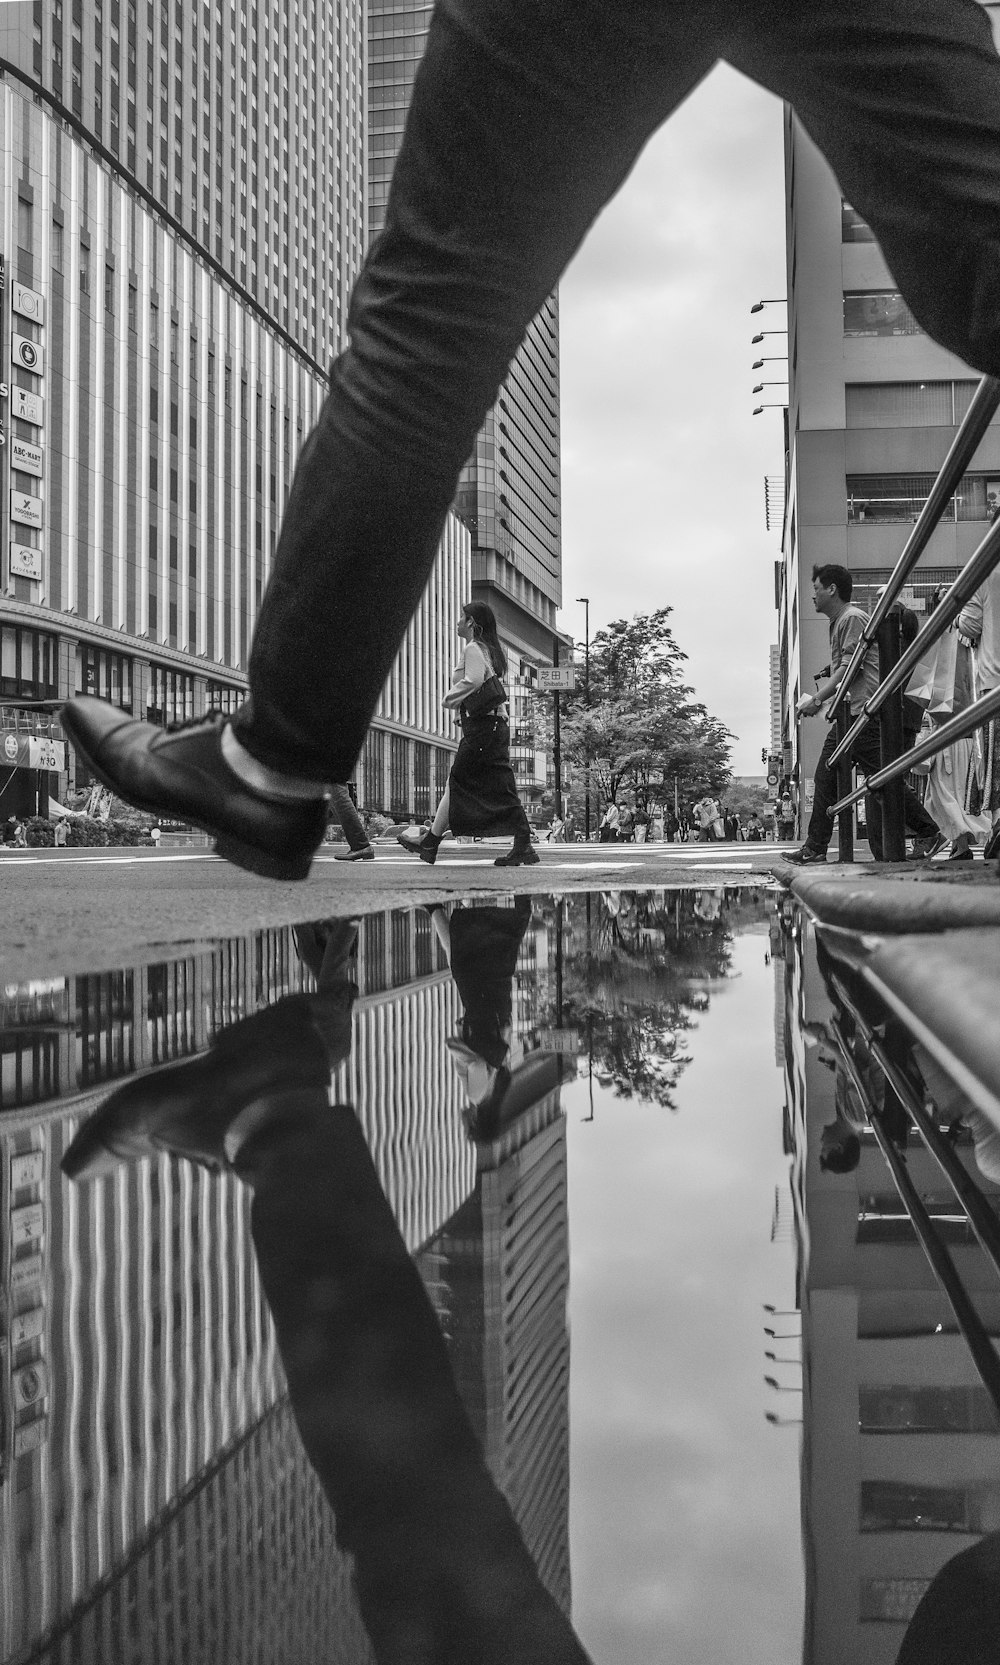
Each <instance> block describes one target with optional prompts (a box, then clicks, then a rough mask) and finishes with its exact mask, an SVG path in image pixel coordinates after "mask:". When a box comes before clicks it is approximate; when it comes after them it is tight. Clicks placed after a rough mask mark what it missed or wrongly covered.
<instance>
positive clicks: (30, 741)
mask: <svg viewBox="0 0 1000 1665" xmlns="http://www.w3.org/2000/svg"><path fill="white" fill-rule="evenodd" d="M0 762H3V763H4V764H6V765H7V767H8V768H14V769H47V770H48V771H49V772H50V773H52V774H62V772H63V770H64V769H65V768H66V742H65V741H64V740H50V739H49V738H48V736H47V735H44V734H40V735H37V734H5V735H4V737H3V748H2V756H0Z"/></svg>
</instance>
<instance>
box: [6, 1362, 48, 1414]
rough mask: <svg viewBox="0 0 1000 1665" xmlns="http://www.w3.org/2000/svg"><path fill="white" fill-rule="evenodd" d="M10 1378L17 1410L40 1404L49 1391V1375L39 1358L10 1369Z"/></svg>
mask: <svg viewBox="0 0 1000 1665" xmlns="http://www.w3.org/2000/svg"><path fill="white" fill-rule="evenodd" d="M10 1380H11V1386H12V1387H13V1389H14V1404H15V1405H16V1406H17V1408H18V1410H19V1411H24V1410H27V1409H28V1408H29V1407H30V1406H31V1405H38V1404H40V1403H41V1401H42V1400H43V1399H44V1398H45V1395H46V1394H47V1393H48V1391H49V1375H48V1371H47V1370H46V1368H45V1365H44V1364H43V1363H42V1361H41V1359H37V1360H36V1361H35V1363H34V1364H25V1365H22V1366H21V1369H20V1370H14V1371H12V1372H11V1378H10Z"/></svg>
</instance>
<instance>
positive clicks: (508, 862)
mask: <svg viewBox="0 0 1000 1665" xmlns="http://www.w3.org/2000/svg"><path fill="white" fill-rule="evenodd" d="M540 860H541V857H540V856H539V854H538V851H537V850H533V849H532V847H531V845H530V844H515V845H514V848H513V849H512V850H508V851H507V854H506V855H505V856H497V859H496V861H495V862H494V863H493V865H494V867H537V865H538V863H539V861H540Z"/></svg>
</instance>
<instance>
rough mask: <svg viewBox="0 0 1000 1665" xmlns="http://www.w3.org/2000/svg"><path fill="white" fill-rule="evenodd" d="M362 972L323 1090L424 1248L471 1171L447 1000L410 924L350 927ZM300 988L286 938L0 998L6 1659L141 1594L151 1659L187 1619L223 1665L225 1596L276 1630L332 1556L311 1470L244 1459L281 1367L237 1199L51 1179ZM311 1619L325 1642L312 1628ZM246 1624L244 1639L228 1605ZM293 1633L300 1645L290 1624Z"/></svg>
mask: <svg viewBox="0 0 1000 1665" xmlns="http://www.w3.org/2000/svg"><path fill="white" fill-rule="evenodd" d="M356 978H357V982H358V985H359V989H360V991H361V992H360V997H359V999H358V1001H357V1003H356V1006H355V1014H356V1015H355V1020H354V1031H353V1033H354V1045H353V1051H352V1056H351V1058H350V1060H349V1061H348V1062H347V1063H345V1064H344V1065H342V1066H340V1067H339V1068H338V1070H337V1071H336V1072H335V1075H334V1083H333V1084H334V1088H335V1091H336V1092H337V1094H338V1096H341V1097H343V1096H347V1095H351V1097H352V1099H353V1101H354V1102H356V1103H357V1105H358V1111H359V1116H360V1119H361V1121H362V1125H363V1126H364V1128H365V1131H366V1135H367V1137H368V1139H369V1142H370V1144H371V1148H372V1151H373V1155H374V1158H375V1163H376V1167H377V1169H378V1172H379V1176H380V1178H381V1180H382V1183H383V1185H384V1186H385V1188H386V1191H387V1194H388V1195H389V1198H390V1200H391V1202H392V1204H393V1206H394V1208H395V1210H396V1213H397V1217H398V1219H399V1221H400V1225H401V1229H402V1230H403V1233H404V1236H405V1237H406V1239H407V1242H408V1243H410V1244H411V1245H412V1246H414V1247H415V1246H417V1245H418V1244H419V1243H421V1242H423V1241H425V1240H426V1239H427V1238H428V1237H430V1236H431V1235H432V1234H433V1233H434V1232H435V1231H437V1230H438V1229H439V1228H440V1226H441V1224H442V1222H443V1221H444V1220H446V1219H447V1218H448V1217H449V1216H450V1215H452V1214H454V1213H455V1212H456V1210H458V1209H459V1208H460V1206H461V1204H462V1201H463V1199H464V1198H465V1197H466V1196H467V1195H468V1193H469V1192H470V1191H471V1189H472V1187H473V1183H474V1176H475V1154H474V1152H473V1150H472V1148H471V1146H470V1145H469V1143H468V1140H467V1139H466V1137H465V1134H464V1129H463V1125H462V1120H461V1103H462V1101H461V1098H460V1095H459V1092H458V1083H457V1081H456V1080H455V1078H454V1073H453V1072H452V1071H451V1070H450V1068H449V1066H448V1065H447V1063H446V1052H445V1047H444V1040H445V1037H446V1036H447V1035H448V1034H450V1033H451V1032H453V1030H454V1028H455V1025H456V1013H455V1006H456V994H455V990H454V986H453V984H452V981H451V979H450V977H449V976H448V973H447V968H446V966H445V964H444V961H443V958H442V956H441V954H440V952H439V950H438V947H437V944H436V942H435V941H434V939H433V937H432V933H431V931H430V921H429V920H428V918H427V916H426V915H425V914H423V913H422V912H420V913H416V914H414V913H411V912H407V911H402V910H400V911H397V912H395V913H393V914H390V915H376V916H373V917H371V918H369V919H367V920H366V921H365V922H364V925H363V928H362V932H361V939H360V943H359V953H358V962H357V973H356ZM309 986H311V984H310V979H309V977H308V975H307V974H306V973H305V972H304V970H303V968H302V966H301V963H300V962H299V960H298V957H297V955H296V953H295V950H294V946H293V942H292V937H291V933H290V931H288V930H287V929H280V930H271V931H264V932H258V933H256V934H255V935H253V936H250V937H247V938H243V939H235V940H233V941H230V942H226V943H222V944H220V945H219V946H218V947H216V948H215V949H214V950H210V951H206V952H203V953H200V954H193V955H186V956H185V955H178V956H177V957H176V958H174V959H172V960H169V961H165V962H162V963H159V964H154V965H149V966H138V967H132V968H129V969H127V970H123V971H119V972H115V973H105V974H100V975H94V976H78V977H70V978H52V979H45V980H41V981H38V982H31V983H25V984H23V985H18V986H16V987H13V988H11V987H8V988H7V989H6V990H4V991H3V1004H2V1007H0V1015H2V1019H3V1028H2V1032H0V1046H2V1064H3V1070H2V1093H3V1096H2V1100H0V1164H2V1166H0V1172H2V1174H3V1183H2V1187H0V1203H2V1208H3V1236H2V1239H0V1242H2V1258H0V1275H2V1283H3V1295H2V1299H0V1314H2V1319H3V1326H2V1328H3V1332H4V1335H3V1339H4V1346H5V1348H6V1349H7V1354H6V1356H5V1357H4V1375H3V1382H2V1385H0V1542H2V1544H3V1546H4V1555H3V1557H0V1656H2V1657H4V1658H7V1657H8V1656H13V1657H17V1656H18V1654H19V1653H20V1651H21V1650H22V1649H25V1648H27V1647H28V1645H29V1644H30V1643H31V1642H33V1641H34V1640H35V1639H36V1638H38V1637H40V1636H43V1635H45V1634H46V1633H47V1632H48V1631H49V1630H50V1628H51V1627H52V1626H56V1625H59V1624H65V1622H66V1621H67V1619H68V1616H69V1614H70V1613H71V1611H72V1610H73V1609H75V1608H76V1607H77V1605H78V1604H80V1605H82V1606H83V1607H85V1608H86V1609H87V1611H88V1613H89V1614H90V1615H91V1617H85V1618H83V1619H81V1621H80V1623H81V1627H82V1628H81V1630H80V1633H79V1634H80V1636H81V1638H82V1637H84V1636H89V1635H91V1634H92V1632H91V1631H90V1630H88V1629H87V1626H89V1625H91V1624H94V1625H97V1624H98V1619H97V1618H93V1617H92V1616H93V1615H94V1614H95V1613H96V1614H98V1616H99V1618H100V1623H101V1624H105V1623H110V1622H111V1617H110V1616H111V1614H112V1612H114V1613H117V1614H118V1615H119V1620H118V1621H116V1622H120V1623H122V1624H129V1625H130V1624H131V1622H132V1620H131V1618H130V1617H127V1615H131V1614H133V1613H135V1612H136V1611H138V1612H140V1613H144V1612H147V1611H148V1608H149V1605H150V1604H151V1603H154V1604H155V1602H156V1601H162V1602H168V1601H175V1602H176V1603H178V1604H183V1611H182V1610H181V1607H180V1606H175V1607H174V1608H173V1609H170V1608H167V1609H166V1610H169V1611H172V1612H173V1613H174V1616H175V1620H176V1623H177V1624H178V1626H179V1630H178V1633H177V1638H176V1639H175V1640H176V1646H168V1645H167V1643H166V1641H164V1642H163V1644H162V1646H163V1648H164V1652H163V1654H162V1657H163V1658H164V1660H167V1659H171V1660H172V1659H175V1658H180V1657H182V1652H181V1644H180V1640H179V1636H180V1632H181V1630H183V1625H184V1624H185V1623H190V1624H192V1625H193V1624H194V1621H195V1617H196V1616H197V1615H200V1621H199V1622H200V1623H201V1625H202V1631H203V1632H204V1637H205V1639H204V1641H202V1639H201V1637H202V1631H199V1633H198V1634H199V1641H198V1644H197V1645H198V1646H199V1647H201V1648H203V1652H202V1653H199V1654H195V1653H194V1652H193V1651H192V1652H191V1653H190V1654H188V1655H187V1657H192V1658H194V1657H198V1658H202V1657H204V1658H207V1657H208V1649H209V1644H210V1640H211V1636H212V1635H213V1634H214V1636H215V1639H216V1640H215V1652H214V1657H215V1658H218V1657H220V1654H219V1636H220V1635H223V1636H224V1635H225V1621H226V1614H227V1611H228V1608H227V1603H229V1602H233V1603H236V1604H238V1603H240V1602H242V1601H245V1600H253V1601H259V1603H260V1604H261V1609H260V1610H264V1611H266V1613H267V1615H268V1619H267V1623H270V1622H271V1620H272V1618H273V1619H274V1622H275V1623H276V1622H277V1621H276V1614H277V1612H278V1611H279V1610H284V1609H283V1608H282V1606H281V1604H282V1602H284V1601H285V1600H286V1598H287V1597H288V1589H287V1587H286V1586H287V1579H288V1556H289V1555H290V1554H291V1553H292V1549H293V1547H294V1544H296V1543H297V1544H299V1545H300V1546H301V1545H303V1544H308V1545H309V1546H311V1547H310V1554H312V1555H313V1556H314V1559H313V1560H308V1558H307V1559H306V1561H305V1562H304V1563H303V1565H302V1566H301V1567H300V1568H299V1569H298V1570H299V1571H300V1572H301V1573H302V1575H303V1583H304V1585H305V1584H307V1583H308V1580H307V1578H306V1576H305V1575H306V1572H307V1570H308V1568H310V1567H311V1568H314V1569H316V1570H321V1568H322V1566H323V1565H325V1563H324V1562H323V1557H324V1556H325V1557H326V1558H327V1560H329V1556H330V1555H331V1554H332V1550H331V1548H330V1532H329V1523H326V1524H321V1523H320V1522H319V1515H318V1513H317V1511H321V1505H320V1503H319V1501H318V1493H317V1490H316V1487H315V1486H314V1484H313V1483H312V1481H311V1479H310V1480H309V1482H308V1484H306V1483H305V1478H304V1471H305V1465H304V1463H299V1462H298V1459H296V1464H297V1466H296V1465H293V1468H292V1469H289V1466H288V1464H287V1463H285V1462H284V1461H279V1460H278V1459H277V1457H275V1458H274V1459H273V1460H272V1459H271V1458H268V1462H267V1463H265V1464H264V1465H263V1466H257V1465H256V1464H255V1463H254V1462H253V1461H252V1460H251V1454H252V1453H253V1452H254V1451H257V1450H258V1448H261V1449H263V1448H264V1447H266V1448H267V1449H268V1450H270V1449H271V1448H272V1446H273V1445H274V1441H275V1440H276V1439H278V1437H279V1435H278V1434H276V1433H275V1430H276V1429H278V1428H279V1424H280V1420H281V1417H283V1416H284V1412H282V1411H276V1410H275V1406H276V1405H277V1403H278V1401H279V1399H280V1396H281V1392H282V1385H281V1374H280V1366H279V1364H278V1359H277V1354H276V1350H275V1347H274V1343H273V1339H272V1334H271V1327H270V1320H269V1317H268V1314H267V1310H266V1307H265V1304H264V1301H263V1297H262V1295H261V1292H260V1289H259V1286H258V1282H257V1277H256V1272H255V1267H254V1258H253V1252H252V1248H251V1245H250V1240H249V1201H248V1194H247V1192H246V1191H245V1189H244V1188H243V1187H241V1186H239V1185H238V1184H237V1183H236V1182H235V1181H230V1180H228V1179H225V1178H222V1179H219V1178H217V1177H214V1176H210V1175H209V1174H207V1173H206V1172H204V1171H203V1170H201V1169H198V1168H195V1167H193V1166H192V1165H191V1164H188V1163H174V1162H171V1161H170V1160H168V1159H164V1160H163V1161H161V1162H158V1163H152V1162H144V1163H138V1164H132V1165H130V1166H126V1167H123V1168H121V1169H120V1170H119V1171H118V1172H117V1173H116V1175H115V1176H114V1177H113V1178H110V1179H106V1180H103V1181H101V1182H98V1183H96V1184H94V1185H91V1186H87V1187H75V1186H67V1185H65V1184H64V1183H63V1182H62V1178H61V1175H60V1171H59V1163H60V1159H61V1157H62V1155H63V1153H64V1151H65V1149H66V1147H67V1145H68V1143H69V1140H70V1139H71V1137H72V1135H73V1133H74V1131H75V1129H76V1127H77V1126H78V1124H79V1121H80V1120H81V1119H82V1117H83V1116H84V1115H86V1114H87V1113H88V1112H89V1111H91V1110H92V1109H94V1108H95V1107H96V1106H97V1104H98V1103H99V1102H100V1101H101V1099H102V1097H103V1096H104V1094H105V1092H106V1091H107V1084H108V1083H109V1082H111V1081H114V1080H116V1079H120V1078H122V1077H125V1076H128V1075H130V1074H132V1073H133V1071H135V1070H138V1069H142V1068H146V1067H148V1066H150V1065H152V1064H156V1063H162V1062H165V1061H167V1060H169V1059H172V1058H179V1057H183V1056H185V1055H187V1054H192V1053H197V1052H199V1051H201V1050H203V1049H204V1047H205V1046H206V1045H207V1044H208V1040H209V1037H210V1036H211V1034H212V1033H213V1031H214V1030H215V1029H216V1028H219V1027H222V1026H225V1025H227V1024H229V1023H231V1022H233V1021H235V1020H236V1019H238V1018H240V1017H244V1016H247V1015H249V1014H251V1013H253V1012H254V1011H257V1010H260V1009H261V1008H263V1007H265V1006H267V1005H268V1004H270V1003H271V1002H272V1001H273V1000H275V999H277V998H278V997H279V996H280V995H282V994H284V993H287V992H291V991H294V990H297V989H300V988H305V987H309ZM0 1352H3V1349H0ZM275 1418H277V1419H278V1421H275ZM282 1426H283V1425H282ZM279 1432H280V1430H279ZM280 1439H281V1440H284V1439H285V1434H284V1433H281V1434H280ZM254 1442H256V1444H255V1443H254ZM268 1465H269V1466H268ZM293 1470H294V1472H293ZM234 1490H235V1491H238V1492H239V1495H240V1500H241V1501H240V1505H239V1509H238V1510H237V1509H235V1508H231V1501H232V1493H233V1492H234ZM220 1521H223V1522H224V1523H228V1524H227V1525H226V1529H225V1530H220V1526H219V1522H220ZM283 1523H284V1524H283ZM314 1528H315V1530H314ZM286 1533H287V1534H291V1537H290V1539H288V1541H286V1538H285V1534H286ZM248 1537H249V1538H252V1540H253V1545H254V1549H253V1554H254V1555H255V1556H256V1555H257V1553H258V1548H259V1545H260V1544H263V1546H264V1547H265V1548H266V1547H267V1545H271V1546H272V1548H274V1547H275V1546H276V1553H274V1554H269V1555H268V1557H267V1560H266V1562H265V1561H264V1559H263V1556H262V1558H261V1562H260V1565H259V1567H257V1568H256V1570H255V1571H254V1572H253V1581H254V1585H255V1588H254V1591H253V1592H252V1594H251V1595H250V1596H247V1595H246V1594H245V1593H244V1592H243V1580H244V1569H243V1565H242V1555H243V1549H242V1548H241V1546H242V1545H244V1544H245V1542H246V1540H247V1538H248ZM196 1545H197V1546H199V1547H198V1548H197V1551H196V1549H195V1546H196ZM205 1545H211V1553H210V1554H209V1553H208V1551H207V1550H206V1549H205ZM316 1558H318V1559H316ZM247 1576H250V1575H249V1573H248V1574H247ZM324 1577H325V1574H324ZM105 1580H107V1581H108V1590H107V1592H106V1593H105V1594H102V1593H101V1590H100V1588H99V1587H100V1586H101V1584H102V1581H105ZM266 1580H270V1581H271V1582H270V1584H268V1583H267V1582H266ZM262 1581H264V1582H262ZM342 1583H343V1580H342ZM143 1591H145V1594H142V1592H143ZM156 1592H159V1594H158V1595H157V1594H156ZM328 1596H329V1592H328V1591H327V1589H326V1586H325V1585H324V1588H323V1590H321V1591H319V1592H314V1593H313V1596H311V1597H310V1598H309V1600H310V1601H311V1602H312V1601H318V1602H319V1604H320V1609H323V1603H324V1602H325V1601H327V1599H328ZM272 1598H273V1599H272ZM302 1599H303V1601H305V1600H306V1597H305V1595H303V1598H302ZM109 1603H110V1604H111V1605H110V1606H109V1605H108V1604H109ZM161 1610H164V1609H162V1608H161ZM309 1611H310V1612H313V1613H314V1614H315V1617H316V1622H317V1624H318V1625H319V1622H320V1617H321V1613H320V1610H319V1609H316V1608H315V1607H310V1608H309ZM323 1611H325V1609H323ZM237 1617H238V1623H239V1624H241V1625H242V1624H243V1623H244V1620H245V1618H246V1614H245V1613H244V1611H243V1610H242V1608H241V1610H240V1613H239V1615H238V1616H237ZM303 1622H305V1621H304V1620H303ZM212 1625H216V1626H218V1627H220V1628H218V1629H216V1630H215V1631H214V1632H213V1631H212V1629H211V1626H212ZM345 1625H347V1621H346V1620H345ZM347 1628H348V1629H349V1625H348V1626H347ZM320 1629H322V1626H320ZM98 1633H99V1634H104V1633H103V1632H100V1631H99V1632H98ZM275 1633H277V1632H275ZM192 1634H193V1632H192ZM240 1634H243V1632H242V1631H241V1632H240ZM247 1634H249V1632H247ZM261 1634H264V1631H263V1630H262V1631H261ZM288 1634H289V1636H293V1635H295V1634H299V1633H298V1632H296V1631H295V1628H294V1626H293V1625H292V1623H291V1620H290V1621H289V1629H288ZM316 1634H319V1631H317V1632H316ZM328 1642H329V1648H330V1650H331V1651H329V1652H328V1654H326V1655H322V1656H321V1655H319V1654H317V1653H316V1652H315V1651H314V1649H313V1647H312V1646H311V1645H309V1644H308V1642H307V1643H306V1644H304V1645H303V1647H302V1648H301V1649H300V1650H299V1651H298V1652H295V1651H294V1650H291V1651H288V1652H286V1653H285V1654H283V1655H279V1654H278V1653H277V1652H271V1651H268V1652H267V1657H268V1658H269V1659H271V1658H275V1659H277V1658H279V1657H283V1658H287V1659H289V1660H290V1661H291V1660H293V1659H301V1658H313V1657H316V1658H320V1657H322V1658H324V1659H325V1658H327V1657H329V1658H330V1659H340V1658H343V1659H345V1660H347V1659H348V1658H352V1659H353V1658H354V1657H356V1656H354V1655H352V1654H351V1653H350V1651H349V1650H348V1649H346V1647H345V1650H344V1652H343V1653H342V1654H341V1653H338V1652H336V1651H334V1650H335V1649H336V1647H337V1644H338V1639H337V1638H336V1637H333V1638H329V1639H328ZM81 1646H82V1641H81ZM191 1646H192V1648H193V1647H194V1643H193V1642H192V1643H191ZM223 1651H224V1652H225V1650H223ZM151 1656H152V1657H160V1655H156V1654H155V1653H154V1654H152V1655H151ZM74 1657H76V1655H74ZM80 1657H93V1658H95V1659H96V1658H97V1657H98V1655H97V1653H92V1654H90V1655H89V1656H88V1655H86V1654H82V1655H80ZM101 1657H105V1658H106V1657H108V1653H107V1651H105V1652H104V1654H103V1655H102V1656H101ZM144 1657H145V1655H144ZM225 1657H234V1658H235V1657H242V1656H240V1655H237V1654H235V1653H231V1654H225ZM247 1657H249V1653H248V1654H247Z"/></svg>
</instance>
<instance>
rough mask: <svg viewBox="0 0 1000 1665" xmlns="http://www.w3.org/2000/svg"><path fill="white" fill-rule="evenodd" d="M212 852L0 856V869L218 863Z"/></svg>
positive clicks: (183, 851)
mask: <svg viewBox="0 0 1000 1665" xmlns="http://www.w3.org/2000/svg"><path fill="white" fill-rule="evenodd" d="M220 859H221V858H220V857H219V856H217V855H216V854H215V852H214V850H175V851H172V852H171V854H170V855H167V854H166V853H164V854H162V855H161V854H160V853H159V852H156V853H154V854H150V855H144V856H137V855H132V856H0V867H82V866H83V865H84V864H86V865H88V866H94V865H95V864H102V863H103V864H104V866H119V867H124V866H130V865H131V866H139V865H140V863H144V862H150V861H155V862H161V861H219V860H220Z"/></svg>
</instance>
